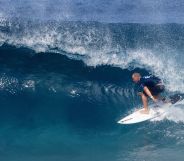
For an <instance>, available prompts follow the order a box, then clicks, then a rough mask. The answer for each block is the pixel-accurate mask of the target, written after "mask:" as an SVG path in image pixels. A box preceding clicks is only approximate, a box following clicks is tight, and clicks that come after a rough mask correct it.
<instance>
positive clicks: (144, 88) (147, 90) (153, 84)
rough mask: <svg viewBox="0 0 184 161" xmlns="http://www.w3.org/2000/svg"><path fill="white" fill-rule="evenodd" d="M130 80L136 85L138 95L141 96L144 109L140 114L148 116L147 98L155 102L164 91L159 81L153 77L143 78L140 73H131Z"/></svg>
mask: <svg viewBox="0 0 184 161" xmlns="http://www.w3.org/2000/svg"><path fill="white" fill-rule="evenodd" d="M132 80H133V82H135V83H136V84H137V85H138V95H140V96H141V99H142V103H143V107H144V109H143V110H142V111H141V113H144V114H148V113H149V109H148V97H150V98H151V99H152V100H153V101H154V102H157V100H158V98H159V95H160V93H162V92H163V91H164V85H163V84H162V81H161V79H159V78H157V77H155V76H152V75H150V76H144V77H142V76H141V74H140V73H133V75H132Z"/></svg>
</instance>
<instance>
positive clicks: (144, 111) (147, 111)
mask: <svg viewBox="0 0 184 161" xmlns="http://www.w3.org/2000/svg"><path fill="white" fill-rule="evenodd" d="M140 113H142V114H149V110H145V109H143V110H141V111H140Z"/></svg>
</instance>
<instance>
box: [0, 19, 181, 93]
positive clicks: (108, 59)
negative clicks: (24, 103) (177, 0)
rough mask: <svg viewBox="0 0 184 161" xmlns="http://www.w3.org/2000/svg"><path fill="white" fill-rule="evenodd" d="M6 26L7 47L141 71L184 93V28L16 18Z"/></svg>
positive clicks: (1, 37)
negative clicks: (143, 70) (57, 54)
mask: <svg viewBox="0 0 184 161" xmlns="http://www.w3.org/2000/svg"><path fill="white" fill-rule="evenodd" d="M0 26H1V28H0V42H1V44H4V43H7V44H10V45H15V46H16V47H21V46H22V47H28V48H30V49H33V50H35V51H36V52H53V53H60V54H63V55H67V56H68V57H69V58H72V59H77V60H82V61H83V62H84V63H85V64H87V65H88V66H99V65H111V66H115V67H120V68H122V69H130V70H131V69H134V68H137V67H138V68H142V69H146V70H148V71H149V72H150V73H152V74H155V75H157V76H159V77H160V78H162V79H163V80H164V81H165V83H166V85H167V89H168V90H169V91H172V92H176V91H179V92H182V91H183V89H184V85H183V83H184V78H183V77H182V75H183V74H184V70H183V54H182V53H183V51H184V47H183V46H184V44H183V42H184V41H183V37H184V35H183V34H184V32H183V28H184V25H179V24H163V25H151V24H107V23H98V22H57V21H48V22H47V23H45V22H37V21H24V22H23V21H21V20H20V19H16V20H15V19H14V20H13V21H10V20H4V22H2V23H1V25H0Z"/></svg>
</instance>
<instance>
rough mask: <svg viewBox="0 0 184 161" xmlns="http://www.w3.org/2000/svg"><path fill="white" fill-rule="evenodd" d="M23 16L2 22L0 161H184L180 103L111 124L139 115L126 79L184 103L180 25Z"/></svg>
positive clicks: (183, 107) (183, 47)
mask: <svg viewBox="0 0 184 161" xmlns="http://www.w3.org/2000/svg"><path fill="white" fill-rule="evenodd" d="M33 2H34V1H33ZM95 2H96V1H95ZM4 3H5V2H4ZM34 3H36V2H34ZM94 4H95V3H94ZM17 5H18V3H17ZM34 5H35V4H34ZM78 5H80V4H78ZM6 7H7V5H6ZM55 7H56V9H58V8H57V6H55ZM84 7H85V6H84ZM17 8H18V7H17ZM11 9H12V7H11ZM24 9H25V8H23V9H22V10H21V9H20V11H22V12H19V15H18V16H17V17H13V18H12V17H11V18H10V17H8V18H7V17H6V16H4V15H5V13H7V12H5V11H7V10H5V9H4V15H3V14H1V17H3V16H4V17H3V18H1V21H0V160H1V161H173V160H175V161H182V160H183V154H184V102H180V104H179V105H177V106H174V105H173V107H171V109H170V111H169V112H168V114H167V115H166V116H165V117H163V118H160V119H159V120H157V121H147V122H143V123H140V124H134V125H126V126H123V125H119V124H117V121H118V120H119V119H121V118H122V117H124V116H126V115H127V114H129V113H131V112H132V111H133V110H135V109H136V108H139V107H141V101H140V98H139V97H138V96H137V94H136V88H135V85H134V84H133V82H132V80H131V75H132V73H133V72H135V71H136V72H140V73H141V74H142V75H146V74H154V75H156V76H158V77H160V78H161V79H162V80H163V81H164V83H165V86H166V92H165V94H164V95H172V94H175V93H181V94H183V93H184V92H183V91H184V54H183V53H184V25H183V24H176V23H163V24H152V23H142V24H140V23H123V22H121V23H120V22H119V23H117V22H116V23H110V22H97V21H64V20H60V19H59V20H54V19H52V20H51V19H49V20H48V19H44V18H43V17H42V19H41V20H39V21H38V19H36V18H35V19H29V20H27V19H25V18H24V17H21V18H20V15H22V16H24V15H23V14H21V13H23V11H24ZM14 11H15V10H14ZM28 11H29V10H28ZM9 12H11V13H14V12H13V11H11V10H9ZM86 12H87V11H86ZM99 12H100V10H99ZM31 13H32V12H31V11H30V12H27V14H31ZM79 15H80V14H79ZM26 16H28V15H26ZM54 16H55V15H54ZM79 17H80V16H79ZM102 17H103V16H102ZM84 19H85V18H84Z"/></svg>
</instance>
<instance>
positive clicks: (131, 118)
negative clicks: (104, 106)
mask: <svg viewBox="0 0 184 161" xmlns="http://www.w3.org/2000/svg"><path fill="white" fill-rule="evenodd" d="M169 98H170V100H169V101H168V102H167V103H164V102H162V101H161V102H158V103H157V104H156V105H155V104H151V105H150V106H149V113H148V114H143V113H141V110H143V109H139V110H136V111H135V112H133V113H132V114H130V115H128V116H126V117H124V118H122V119H121V120H119V121H118V122H117V123H119V124H135V123H140V122H143V121H147V120H151V119H154V118H156V117H159V116H161V115H163V114H164V113H165V109H166V108H168V107H169V106H171V105H172V104H175V103H176V102H178V101H179V100H181V97H180V96H179V95H173V96H170V97H169Z"/></svg>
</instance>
